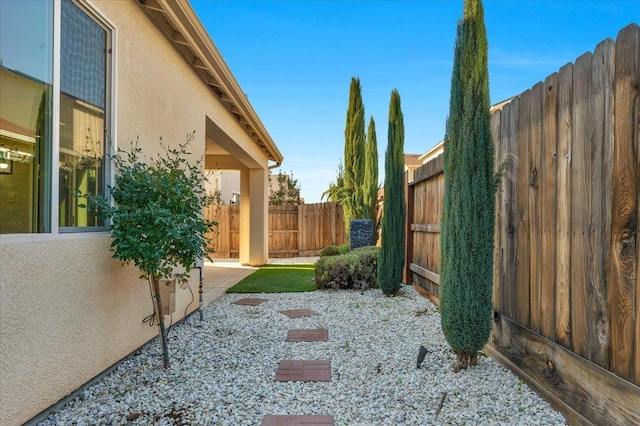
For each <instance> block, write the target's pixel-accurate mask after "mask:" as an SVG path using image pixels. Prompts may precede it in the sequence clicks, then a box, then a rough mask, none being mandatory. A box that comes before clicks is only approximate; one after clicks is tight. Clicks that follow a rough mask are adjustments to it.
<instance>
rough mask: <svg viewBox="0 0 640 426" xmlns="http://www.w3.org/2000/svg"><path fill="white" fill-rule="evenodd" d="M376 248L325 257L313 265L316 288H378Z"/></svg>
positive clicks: (360, 249)
mask: <svg viewBox="0 0 640 426" xmlns="http://www.w3.org/2000/svg"><path fill="white" fill-rule="evenodd" d="M379 250H380V249H379V248H378V247H362V248H359V249H356V250H353V251H350V252H348V253H345V254H340V255H336V256H325V257H321V258H320V259H318V261H317V262H316V264H315V276H316V286H317V287H318V288H319V289H321V290H323V289H334V290H338V289H361V290H366V289H369V288H377V287H378V279H377V271H378V251H379Z"/></svg>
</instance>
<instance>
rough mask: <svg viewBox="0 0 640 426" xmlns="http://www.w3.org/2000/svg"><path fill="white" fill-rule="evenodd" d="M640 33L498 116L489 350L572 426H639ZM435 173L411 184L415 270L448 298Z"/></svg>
mask: <svg viewBox="0 0 640 426" xmlns="http://www.w3.org/2000/svg"><path fill="white" fill-rule="evenodd" d="M639 39H640V28H639V27H638V26H637V25H630V26H628V27H627V28H624V29H623V30H622V31H621V32H620V33H619V34H618V38H617V40H616V41H615V42H614V41H613V40H605V41H603V42H602V43H600V44H599V45H598V46H597V47H596V49H595V51H594V53H593V54H592V53H586V54H584V55H582V56H580V57H579V58H578V59H577V60H576V62H575V64H567V65H565V66H563V67H562V68H561V69H560V70H559V72H558V73H554V74H552V75H550V76H549V77H547V78H546V79H545V81H544V82H541V83H538V84H536V85H535V86H534V87H533V88H532V89H530V90H527V91H525V92H524V93H522V94H520V95H519V96H517V97H515V98H513V99H511V100H510V101H507V102H505V103H504V104H502V105H500V106H498V107H496V109H495V110H494V111H492V120H491V130H492V134H493V138H494V144H495V151H496V171H498V170H499V169H500V166H501V165H502V164H503V163H504V162H505V161H506V164H505V167H504V169H503V171H504V174H503V176H502V177H501V180H500V186H499V188H498V192H497V194H496V227H495V235H494V237H495V244H496V247H495V250H494V256H495V258H494V274H493V277H494V290H493V294H494V311H495V315H494V319H495V322H494V330H493V333H492V337H491V341H490V344H489V345H488V347H487V350H488V351H489V352H490V353H491V354H492V356H494V357H495V358H496V359H497V360H498V361H499V362H501V363H503V364H504V365H507V366H509V367H510V368H512V369H513V370H515V371H516V372H517V373H518V374H519V375H521V376H522V377H524V378H525V379H527V381H528V382H529V383H530V384H531V385H532V386H533V387H534V388H535V389H536V390H538V391H539V392H540V393H541V394H542V395H544V396H546V397H547V398H548V399H549V400H550V401H551V402H552V403H554V404H555V405H556V406H557V407H558V408H560V409H561V410H562V411H563V412H564V414H565V415H566V416H567V418H568V419H569V420H570V421H571V422H572V423H575V424H590V423H591V424H640V387H639V386H640V286H639V285H638V282H639V281H640V249H639V248H638V239H639V231H638V229H639V228H638V225H639V224H640V200H639V190H640V189H639V181H640V42H639ZM432 163H433V164H432ZM434 167H435V161H432V162H430V163H428V164H426V165H424V166H422V168H421V169H418V170H417V171H416V175H417V176H422V177H423V179H416V180H415V181H414V182H412V183H411V184H410V186H411V191H410V192H411V193H412V195H413V202H412V203H410V205H412V210H410V211H409V212H408V218H409V221H410V222H411V230H412V233H413V241H414V244H413V254H412V258H411V262H409V264H410V269H411V271H412V273H413V277H412V281H413V284H414V286H415V287H417V288H418V290H419V291H420V292H421V293H423V294H425V295H427V296H429V297H430V298H431V299H432V300H434V301H436V302H437V301H438V298H437V296H438V286H439V275H438V272H439V269H438V268H439V255H440V253H439V247H437V248H436V247H434V240H435V239H438V234H437V233H433V234H432V233H429V232H427V230H430V232H431V231H433V230H435V229H438V230H439V226H438V227H437V228H436V225H439V220H440V216H439V214H440V213H439V212H440V211H441V208H442V203H441V201H442V193H443V187H444V175H443V174H442V173H433V168H434ZM432 235H433V236H435V239H434V240H430V239H429V238H431V237H432ZM436 245H439V241H438V244H436Z"/></svg>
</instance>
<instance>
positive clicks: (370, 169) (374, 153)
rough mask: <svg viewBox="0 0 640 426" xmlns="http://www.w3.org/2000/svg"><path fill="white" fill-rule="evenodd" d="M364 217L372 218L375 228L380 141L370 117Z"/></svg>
mask: <svg viewBox="0 0 640 426" xmlns="http://www.w3.org/2000/svg"><path fill="white" fill-rule="evenodd" d="M363 195H364V197H363V201H364V207H365V212H364V217H365V219H367V218H371V220H372V221H373V225H374V229H377V226H376V222H377V220H378V141H377V138H376V122H375V121H374V120H373V117H371V118H370V119H369V127H368V128H367V145H366V147H365V157H364V187H363Z"/></svg>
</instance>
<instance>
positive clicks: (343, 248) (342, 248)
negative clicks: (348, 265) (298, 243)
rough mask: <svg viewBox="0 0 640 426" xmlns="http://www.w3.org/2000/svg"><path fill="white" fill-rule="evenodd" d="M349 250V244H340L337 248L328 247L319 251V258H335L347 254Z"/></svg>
mask: <svg viewBox="0 0 640 426" xmlns="http://www.w3.org/2000/svg"><path fill="white" fill-rule="evenodd" d="M350 250H351V247H350V246H349V243H345V244H340V245H339V246H334V245H332V244H331V245H328V246H326V247H325V248H323V249H322V250H320V257H325V256H337V255H339V254H347V253H349V251H350Z"/></svg>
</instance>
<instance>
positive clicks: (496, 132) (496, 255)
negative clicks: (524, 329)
mask: <svg viewBox="0 0 640 426" xmlns="http://www.w3.org/2000/svg"><path fill="white" fill-rule="evenodd" d="M500 116H501V112H500V110H496V111H494V112H493V114H491V136H492V138H493V144H494V146H495V154H496V161H495V173H500V172H501V165H502V162H503V161H504V160H503V159H502V158H503V155H502V152H501V143H500ZM503 180H504V179H502V178H501V179H500V183H499V184H498V187H497V188H496V191H497V194H496V200H495V216H496V217H495V226H494V231H493V237H494V241H493V310H494V311H496V312H500V283H501V281H500V273H501V271H502V247H501V246H500V240H501V236H502V227H501V223H500V219H501V212H500V205H501V202H500V201H501V199H502V192H503V191H504V188H503V185H502V181H503Z"/></svg>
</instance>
